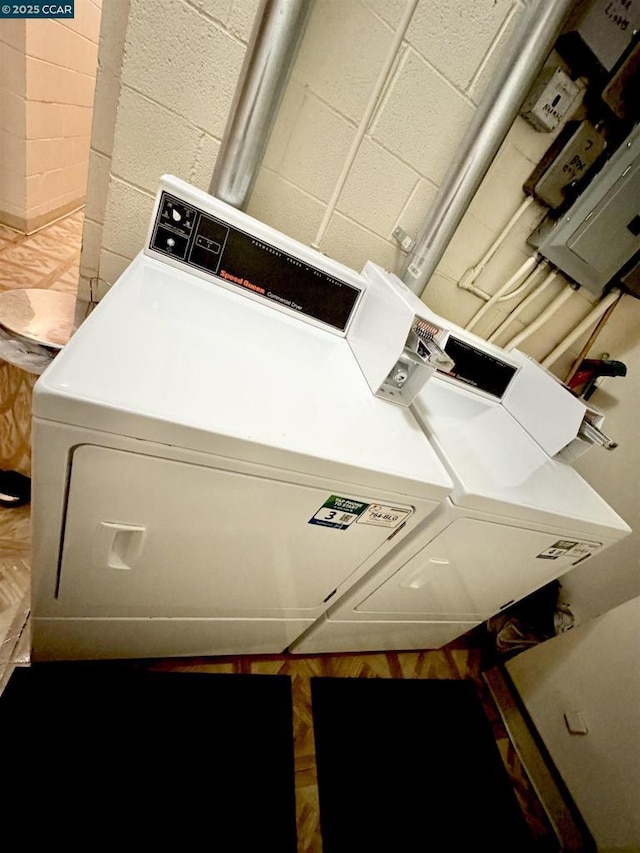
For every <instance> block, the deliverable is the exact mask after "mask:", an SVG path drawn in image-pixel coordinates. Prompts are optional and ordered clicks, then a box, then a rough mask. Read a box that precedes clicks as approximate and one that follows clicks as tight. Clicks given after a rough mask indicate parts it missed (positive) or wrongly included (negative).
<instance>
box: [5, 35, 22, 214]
mask: <svg viewBox="0 0 640 853" xmlns="http://www.w3.org/2000/svg"><path fill="white" fill-rule="evenodd" d="M25 40H26V30H25V22H24V21H20V20H15V21H3V22H2V26H1V27H0V222H2V223H3V224H5V225H13V226H15V225H16V223H19V222H20V221H21V219H23V218H24V211H25V201H26V183H25V180H24V174H25V159H26V131H25V118H26V111H25V97H26V88H27V75H26V60H25Z"/></svg>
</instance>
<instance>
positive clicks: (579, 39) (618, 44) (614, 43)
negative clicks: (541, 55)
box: [558, 0, 640, 71]
mask: <svg viewBox="0 0 640 853" xmlns="http://www.w3.org/2000/svg"><path fill="white" fill-rule="evenodd" d="M639 27H640V0H578V2H577V3H576V5H575V6H574V11H573V12H572V14H571V16H570V18H569V21H568V22H567V25H566V26H565V29H564V32H563V34H562V35H561V36H560V39H559V42H558V51H559V52H560V53H561V54H562V56H564V57H565V59H566V60H567V61H568V62H569V64H570V65H571V67H572V68H573V69H574V70H575V71H580V70H582V69H583V68H584V69H585V70H586V67H587V66H586V64H585V63H588V58H589V56H590V57H595V59H596V60H597V61H598V63H599V64H600V66H601V67H602V68H604V69H605V71H611V70H612V69H613V67H614V66H615V64H616V63H617V62H618V60H619V59H620V58H621V56H622V54H623V53H624V52H625V50H626V49H627V48H628V47H629V45H630V44H631V41H632V39H633V37H634V35H635V33H636V32H637V30H638V28H639Z"/></svg>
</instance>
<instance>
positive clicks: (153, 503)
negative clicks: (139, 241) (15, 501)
mask: <svg viewBox="0 0 640 853" xmlns="http://www.w3.org/2000/svg"><path fill="white" fill-rule="evenodd" d="M365 287H366V282H365V280H364V279H363V278H362V277H361V276H360V275H359V274H357V273H355V272H354V271H353V270H349V269H348V268H346V267H344V266H342V265H341V264H338V263H336V262H335V261H332V260H331V259H329V258H326V257H325V256H323V255H321V254H320V253H318V252H315V251H313V250H311V249H309V248H308V247H306V246H303V245H302V244H299V243H297V242H295V241H293V240H291V239H289V238H287V237H285V236H284V235H282V234H280V233H279V232H277V231H275V230H273V229H271V228H268V227H267V226H266V225H264V224H262V223H260V222H257V221H256V220H254V219H252V218H251V217H249V216H247V215H246V214H243V213H241V212H239V211H237V210H236V209H234V208H231V207H229V206H227V205H225V204H223V203H222V202H219V201H218V200H216V199H213V198H211V197H210V196H208V195H206V194H205V193H203V192H200V191H198V190H196V189H194V188H193V187H190V186H189V185H187V184H185V183H183V182H181V181H178V180H177V179H174V178H169V177H165V178H164V179H162V181H161V186H160V190H159V192H158V196H157V200H156V206H155V210H154V213H153V217H152V221H151V225H150V231H149V238H148V242H147V246H146V248H145V250H144V251H143V252H141V253H140V255H139V256H138V257H137V258H136V259H135V260H134V261H133V263H132V264H131V265H130V266H129V267H128V268H127V270H126V271H125V272H124V273H123V275H122V276H121V277H120V279H119V280H118V281H117V283H116V284H115V285H114V286H113V287H112V289H111V290H110V292H109V293H108V294H107V295H106V297H105V298H104V299H103V300H102V302H101V303H100V304H99V305H98V306H97V307H96V308H95V310H94V311H93V313H92V314H91V315H90V316H89V317H88V319H87V320H86V321H85V322H84V323H83V324H82V326H81V327H80V328H79V330H78V331H77V332H76V333H75V334H74V335H73V337H72V338H71V340H70V341H69V343H68V344H67V346H66V347H65V348H64V350H63V351H62V352H61V353H60V355H59V356H58V357H57V358H56V359H55V360H54V362H53V363H52V364H51V366H50V367H49V368H47V370H46V371H45V373H44V374H43V375H42V376H41V377H40V379H39V381H38V383H37V384H36V387H35V393H34V406H33V415H34V419H33V499H32V504H33V506H32V519H33V608H32V617H33V618H32V654H33V659H34V660H46V659H50V660H51V659H53V660H55V659H74V658H75V659H81V658H129V657H157V656H176V655H190V656H194V655H227V654H255V653H277V652H282V651H283V650H284V649H285V648H286V647H287V646H289V645H290V644H291V643H292V642H293V641H294V640H295V639H296V638H297V637H298V636H299V635H300V634H301V633H302V632H303V631H304V630H305V629H306V628H308V627H309V626H310V625H311V624H312V623H313V622H314V621H315V620H316V619H317V618H318V617H319V616H321V615H322V614H323V613H324V611H325V610H326V608H327V607H328V606H329V603H330V601H331V600H332V599H333V598H335V597H336V596H338V597H339V596H340V595H341V594H342V592H343V591H344V590H346V589H347V588H349V587H350V586H351V585H352V584H353V583H355V582H356V581H357V580H359V579H360V578H361V577H363V576H364V575H365V574H366V573H367V572H368V571H369V570H370V569H371V568H372V567H373V566H375V565H376V564H377V563H378V562H379V561H380V560H382V559H383V558H384V557H386V556H387V555H388V554H389V553H390V552H391V550H392V549H393V548H395V547H396V546H397V544H398V543H399V542H402V541H403V540H404V539H405V538H406V537H408V536H409V535H411V533H412V532H413V531H414V530H416V529H418V528H420V527H421V526H422V525H423V523H424V522H425V520H426V519H427V517H428V516H430V515H431V514H432V513H433V512H434V511H435V510H436V508H437V507H438V505H439V504H440V503H441V501H442V500H443V499H444V498H445V497H446V496H447V495H448V494H449V492H450V491H451V489H452V488H453V483H452V481H451V479H450V477H449V475H448V474H447V472H446V470H445V468H444V466H443V464H442V462H441V461H440V459H439V458H438V455H437V453H436V451H435V450H434V449H433V448H432V446H431V444H430V443H429V441H428V439H427V437H426V436H425V434H424V432H423V430H422V429H421V427H420V426H419V424H418V423H417V421H416V420H415V418H414V417H413V416H412V415H411V414H410V412H409V411H408V410H407V409H404V408H402V407H398V406H395V405H393V404H390V403H388V402H385V401H383V400H379V399H377V398H376V397H374V396H373V395H372V394H371V392H370V390H369V388H368V386H367V384H366V382H365V380H364V378H363V376H362V373H361V371H360V369H359V367H358V364H357V362H356V360H355V359H354V357H353V354H352V352H351V349H350V347H349V345H348V342H347V340H346V338H345V333H346V331H347V330H348V327H349V323H350V321H351V319H352V317H353V315H354V312H355V311H357V308H358V304H359V300H360V298H361V293H362V291H363V289H364V288H365Z"/></svg>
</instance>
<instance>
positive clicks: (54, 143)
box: [0, 0, 102, 233]
mask: <svg viewBox="0 0 640 853" xmlns="http://www.w3.org/2000/svg"><path fill="white" fill-rule="evenodd" d="M101 6H102V0H77V2H76V4H75V18H73V19H70V20H37V19H36V20H30V21H24V20H15V21H3V22H2V26H0V40H2V69H1V70H2V73H1V74H0V80H1V81H2V82H1V84H0V96H1V98H2V105H1V106H2V108H1V109H0V116H1V118H0V122H1V125H2V140H3V148H2V157H1V159H0V163H1V165H0V169H1V170H2V174H1V178H2V180H0V187H1V189H0V219H1V220H2V221H3V222H4V223H5V224H7V225H9V226H11V227H13V228H16V229H18V230H20V231H23V232H25V233H32V232H33V231H37V230H38V229H39V228H41V227H42V226H43V225H46V224H47V223H49V222H51V221H53V220H54V219H57V218H58V217H60V216H62V215H63V214H64V213H66V212H68V211H70V210H73V209H75V208H78V207H80V206H81V205H82V204H83V203H84V199H85V195H86V187H87V165H88V158H89V136H90V130H91V113H92V106H93V94H94V87H95V75H96V64H97V54H98V35H99V31H100V11H101Z"/></svg>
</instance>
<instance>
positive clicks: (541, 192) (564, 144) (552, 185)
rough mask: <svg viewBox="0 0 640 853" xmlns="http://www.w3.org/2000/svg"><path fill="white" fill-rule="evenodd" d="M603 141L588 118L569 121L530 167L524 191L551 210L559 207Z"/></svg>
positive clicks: (590, 164)
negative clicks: (536, 162) (535, 164)
mask: <svg viewBox="0 0 640 853" xmlns="http://www.w3.org/2000/svg"><path fill="white" fill-rule="evenodd" d="M606 145H607V143H606V140H605V138H604V136H603V135H602V133H600V132H599V131H598V130H597V129H596V128H595V127H594V126H593V125H592V124H591V122H589V121H586V120H585V121H581V122H570V123H569V124H568V125H567V126H566V127H565V128H563V131H562V133H561V134H560V136H558V138H557V140H556V141H555V143H554V144H553V145H552V146H551V147H550V148H549V150H548V151H547V153H546V155H545V156H544V157H543V158H542V160H541V161H540V162H539V163H538V165H537V166H536V168H535V169H534V170H533V172H532V173H531V175H530V176H529V178H528V179H527V181H526V183H525V184H524V187H523V189H524V191H525V192H526V193H527V194H528V195H533V196H535V197H536V198H537V199H538V201H541V202H542V203H543V204H546V205H548V206H549V207H552V208H553V209H554V210H555V209H557V208H559V207H561V206H562V205H563V204H564V203H565V201H567V197H566V195H567V190H568V189H569V188H572V189H573V188H574V187H576V186H577V185H578V184H579V183H580V182H581V181H582V180H584V178H585V176H586V175H587V174H588V173H589V170H590V169H591V168H592V167H593V165H594V163H595V162H596V161H597V159H598V158H599V157H600V155H601V154H602V152H603V151H604V149H605V147H606ZM574 194H575V191H574Z"/></svg>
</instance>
